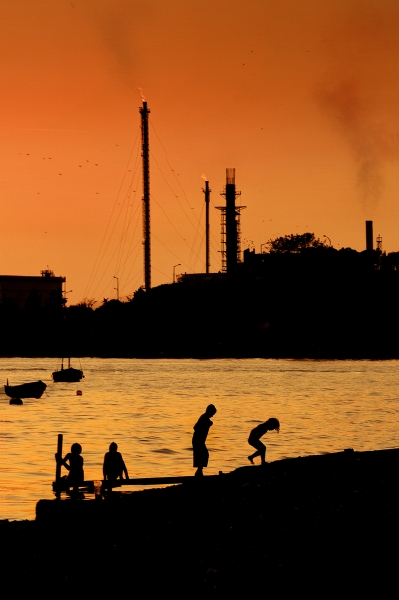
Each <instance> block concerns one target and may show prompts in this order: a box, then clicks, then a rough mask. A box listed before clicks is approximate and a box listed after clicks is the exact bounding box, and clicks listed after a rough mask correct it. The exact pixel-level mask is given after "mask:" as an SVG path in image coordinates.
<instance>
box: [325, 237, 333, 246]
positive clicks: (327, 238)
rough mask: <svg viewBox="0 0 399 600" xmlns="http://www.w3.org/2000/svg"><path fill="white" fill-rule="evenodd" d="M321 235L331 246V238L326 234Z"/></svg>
mask: <svg viewBox="0 0 399 600" xmlns="http://www.w3.org/2000/svg"><path fill="white" fill-rule="evenodd" d="M323 237H325V238H326V240H328V241H329V242H330V247H331V245H332V244H331V240H330V238H329V237H328V235H323Z"/></svg>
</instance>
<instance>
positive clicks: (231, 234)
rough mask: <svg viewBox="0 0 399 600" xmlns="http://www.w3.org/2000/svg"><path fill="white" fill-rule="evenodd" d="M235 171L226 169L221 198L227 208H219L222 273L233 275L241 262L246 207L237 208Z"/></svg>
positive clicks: (237, 194) (237, 193)
mask: <svg viewBox="0 0 399 600" xmlns="http://www.w3.org/2000/svg"><path fill="white" fill-rule="evenodd" d="M240 195H241V192H237V190H236V174H235V169H226V187H225V188H224V190H223V192H221V196H224V197H225V198H226V206H217V207H216V208H218V209H219V210H220V211H221V213H222V271H223V272H224V273H227V274H228V275H232V274H233V273H234V271H235V269H236V266H237V263H238V262H241V261H240V252H241V250H240V214H241V211H242V209H243V208H245V206H236V197H237V196H240Z"/></svg>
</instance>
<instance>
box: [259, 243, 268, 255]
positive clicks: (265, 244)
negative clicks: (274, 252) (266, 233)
mask: <svg viewBox="0 0 399 600" xmlns="http://www.w3.org/2000/svg"><path fill="white" fill-rule="evenodd" d="M263 246H267V242H265V243H264V244H261V245H260V253H261V254H264V252H263V251H262V248H263Z"/></svg>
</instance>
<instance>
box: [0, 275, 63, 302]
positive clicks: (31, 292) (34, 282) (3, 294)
mask: <svg viewBox="0 0 399 600" xmlns="http://www.w3.org/2000/svg"><path fill="white" fill-rule="evenodd" d="M65 281H66V278H65V277H56V276H55V275H54V273H53V271H50V270H48V269H46V270H45V271H41V277H30V276H24V275H0V303H1V304H2V303H4V302H8V301H9V302H11V303H13V304H15V305H16V306H18V308H24V306H25V305H26V303H27V301H28V299H29V298H32V297H35V298H36V301H37V302H38V303H39V304H41V305H44V304H45V303H46V301H47V300H49V298H51V297H53V296H59V297H61V296H62V284H63V283H65Z"/></svg>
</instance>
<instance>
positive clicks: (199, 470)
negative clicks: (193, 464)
mask: <svg viewBox="0 0 399 600" xmlns="http://www.w3.org/2000/svg"><path fill="white" fill-rule="evenodd" d="M202 469H203V467H198V469H197V470H196V471H195V474H194V475H195V476H196V477H202V476H203V472H202Z"/></svg>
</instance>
